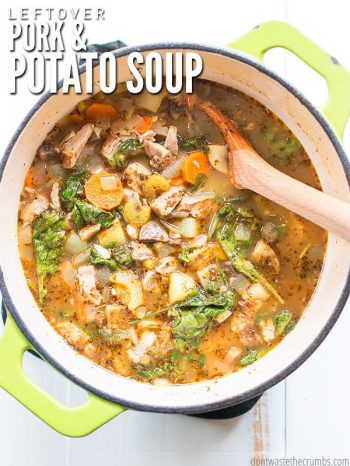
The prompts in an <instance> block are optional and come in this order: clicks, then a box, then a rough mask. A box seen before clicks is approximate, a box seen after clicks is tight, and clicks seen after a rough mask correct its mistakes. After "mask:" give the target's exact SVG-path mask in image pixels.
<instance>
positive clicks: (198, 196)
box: [181, 191, 215, 205]
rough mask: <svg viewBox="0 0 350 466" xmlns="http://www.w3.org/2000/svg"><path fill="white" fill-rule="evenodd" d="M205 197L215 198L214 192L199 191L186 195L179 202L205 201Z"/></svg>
mask: <svg viewBox="0 0 350 466" xmlns="http://www.w3.org/2000/svg"><path fill="white" fill-rule="evenodd" d="M207 199H215V193H214V192H212V191H208V192H206V191H199V192H197V193H195V194H192V196H186V197H184V198H183V200H182V202H181V204H182V205H183V204H187V205H193V204H197V202H201V201H206V200H207Z"/></svg>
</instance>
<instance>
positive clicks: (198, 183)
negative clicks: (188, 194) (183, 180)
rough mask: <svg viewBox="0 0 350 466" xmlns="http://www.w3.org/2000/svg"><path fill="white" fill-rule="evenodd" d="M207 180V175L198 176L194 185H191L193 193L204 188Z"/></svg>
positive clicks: (199, 174) (200, 174)
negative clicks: (203, 185)
mask: <svg viewBox="0 0 350 466" xmlns="http://www.w3.org/2000/svg"><path fill="white" fill-rule="evenodd" d="M206 179H207V177H206V175H204V173H198V175H197V176H196V181H195V182H194V183H193V184H191V191H197V189H199V188H200V187H201V186H202V184H203V183H204V181H205V180H206Z"/></svg>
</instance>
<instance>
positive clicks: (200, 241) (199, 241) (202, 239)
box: [189, 235, 208, 248]
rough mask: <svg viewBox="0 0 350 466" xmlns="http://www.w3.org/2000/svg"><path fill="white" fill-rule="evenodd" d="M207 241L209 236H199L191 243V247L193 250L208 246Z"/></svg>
mask: <svg viewBox="0 0 350 466" xmlns="http://www.w3.org/2000/svg"><path fill="white" fill-rule="evenodd" d="M207 241H208V235H198V236H196V237H195V238H193V239H192V240H191V241H190V242H189V245H190V246H191V247H193V248H202V247H203V246H205V245H206V244H207Z"/></svg>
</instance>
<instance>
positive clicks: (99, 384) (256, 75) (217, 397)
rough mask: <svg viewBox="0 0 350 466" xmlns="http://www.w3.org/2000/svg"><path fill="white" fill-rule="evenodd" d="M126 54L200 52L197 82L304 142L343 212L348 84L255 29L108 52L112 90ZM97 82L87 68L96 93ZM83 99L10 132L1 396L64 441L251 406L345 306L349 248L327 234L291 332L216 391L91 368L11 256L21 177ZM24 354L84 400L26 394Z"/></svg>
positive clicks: (311, 56) (39, 107)
mask: <svg viewBox="0 0 350 466" xmlns="http://www.w3.org/2000/svg"><path fill="white" fill-rule="evenodd" d="M273 47H284V48H286V49H289V50H291V51H292V52H294V53H295V54H296V55H297V56H299V57H300V58H301V59H302V60H304V61H305V62H306V63H308V64H309V65H310V66H311V67H313V68H314V69H315V70H316V71H318V72H319V73H320V74H321V75H322V76H323V77H324V78H325V79H326V80H327V83H328V86H329V94H330V95H329V100H328V102H327V104H326V106H325V107H324V108H323V113H324V114H325V116H326V118H327V120H326V119H325V117H324V116H322V114H321V113H320V111H318V110H317V109H315V108H314V107H313V106H312V105H311V104H310V103H309V102H308V101H307V99H305V97H304V96H303V95H301V94H300V92H298V91H297V90H296V89H295V88H293V86H291V85H290V84H289V83H287V82H286V81H285V80H284V79H282V78H280V77H279V76H277V75H276V74H275V73H273V72H271V71H270V70H269V69H267V68H266V67H265V66H264V65H262V64H261V62H260V61H259V60H262V58H263V56H264V54H265V53H266V51H267V50H268V49H271V48H273ZM135 50H137V51H140V52H142V53H143V54H145V55H146V54H147V53H148V52H149V51H153V50H156V51H158V52H159V53H160V54H161V55H164V54H165V53H166V52H167V51H188V50H191V51H196V52H198V53H199V54H200V55H201V56H202V58H203V61H204V71H203V74H202V76H201V77H202V78H204V79H208V80H211V81H215V82H218V83H221V84H224V85H226V86H230V87H232V88H234V89H238V90H240V91H243V92H245V93H246V94H248V95H250V96H251V97H253V98H254V99H256V100H258V101H259V102H261V103H262V104H263V105H265V106H266V107H267V108H268V109H270V110H271V111H272V112H273V113H275V114H276V115H277V116H278V117H279V118H280V119H281V120H282V121H283V122H284V123H285V124H286V125H287V126H288V127H289V128H290V129H291V130H292V131H293V133H294V134H295V135H296V136H297V138H298V139H299V140H300V141H301V142H302V144H303V146H304V147H305V149H306V151H307V152H308V154H309V155H310V157H311V159H312V162H313V164H314V166H315V168H316V170H317V173H318V176H319V178H320V181H321V184H322V188H323V190H324V191H325V192H327V193H329V194H331V195H333V196H336V197H338V198H340V199H343V200H345V201H348V202H349V201H350V195H349V183H348V180H349V178H350V169H349V163H348V160H347V158H346V155H345V153H344V150H343V149H342V147H341V144H340V142H339V140H338V137H341V136H342V132H343V129H344V126H345V124H346V121H347V118H348V116H349V113H350V74H349V73H348V72H347V71H346V70H345V69H344V68H343V67H342V66H340V65H339V63H338V62H337V61H336V60H335V59H334V58H333V57H331V56H329V55H327V54H326V53H325V52H323V51H322V50H320V49H319V48H318V47H317V46H316V45H314V44H313V43H312V42H310V41H309V40H308V39H306V38H305V37H304V36H302V35H301V34H300V33H299V32H297V31H296V30H295V29H293V28H292V27H291V26H289V25H287V24H284V23H278V22H272V23H267V24H264V25H262V26H260V27H258V28H256V29H254V30H253V31H251V32H249V33H248V34H247V35H245V36H243V37H242V38H241V39H239V40H238V41H237V42H235V43H233V44H231V45H230V48H225V49H224V48H215V47H208V46H203V45H197V44H184V43H164V44H152V45H144V46H140V47H124V48H121V49H119V50H117V51H115V52H114V53H115V56H116V57H117V60H118V79H119V81H125V80H127V79H129V78H130V73H129V71H128V67H127V59H126V58H127V55H128V54H129V53H130V52H132V51H135ZM238 50H240V52H239V51H238ZM242 51H245V52H247V53H249V54H250V55H253V56H254V57H255V58H252V57H250V56H248V55H246V54H243V53H242ZM80 72H81V73H84V69H81V70H80ZM98 78H99V67H98V64H96V66H95V76H94V79H95V86H96V92H97V91H98V90H99V89H98ZM82 98H84V94H83V95H76V94H74V93H71V94H68V95H63V94H62V93H61V92H60V91H59V92H58V94H56V95H51V94H46V95H44V96H43V97H42V98H41V99H40V100H39V101H38V103H37V104H36V105H35V106H34V108H33V109H32V110H31V111H30V112H29V114H28V115H27V117H26V118H25V119H24V121H23V122H22V123H21V124H20V126H19V128H18V130H17V132H16V133H15V135H14V136H13V138H12V140H11V142H10V144H9V146H8V148H7V150H6V153H5V156H4V158H3V161H2V166H1V184H0V189H1V191H0V205H1V212H0V224H1V242H0V257H1V291H2V294H3V299H4V301H5V304H6V306H7V309H8V311H9V316H8V319H7V322H6V326H5V331H4V334H3V337H2V340H1V341H0V385H1V386H2V387H3V388H4V389H5V390H7V391H8V392H9V393H11V394H12V395H13V396H14V397H15V398H17V399H18V400H19V401H20V402H21V403H22V404H24V405H25V406H27V407H28V408H29V409H30V410H31V411H32V412H33V413H35V414H36V415H37V416H39V417H40V418H41V419H43V420H44V421H45V422H46V423H48V424H49V425H51V426H52V427H53V428H54V429H56V430H58V431H59V432H61V433H64V434H66V435H70V436H82V435H86V434H88V433H90V432H92V431H93V430H94V429H96V428H98V427H99V426H101V425H102V424H104V423H105V422H107V421H108V420H109V419H111V418H113V417H115V416H116V415H117V414H120V413H121V412H122V411H123V410H124V409H126V408H134V409H138V410H146V411H154V412H163V413H186V414H198V413H203V412H210V411H214V410H217V409H221V408H225V407H228V406H232V405H235V404H237V403H241V402H242V401H247V400H251V399H252V398H254V397H256V396H257V395H259V394H261V393H262V392H263V391H264V390H266V389H268V388H270V387H271V386H273V385H275V384H276V383H278V382H279V381H281V380H282V379H284V378H285V377H286V376H287V375H289V374H290V373H291V372H292V371H294V370H295V369H296V368H297V367H298V366H299V365H300V364H301V363H302V362H304V361H305V360H306V359H307V358H308V357H309V356H310V355H311V354H312V352H313V351H314V350H315V349H316V348H317V347H318V346H319V345H320V343H321V342H322V340H323V339H324V338H325V337H326V335H327V334H328V332H329V331H330V329H331V328H332V326H333V325H334V323H335V322H336V320H337V318H338V317H339V314H340V312H341V311H342V309H343V306H344V304H345V302H346V299H347V297H348V295H349V283H350V274H349V270H350V245H349V244H347V243H346V242H344V241H343V240H341V239H340V238H337V237H335V236H334V235H331V234H330V235H329V238H328V246H327V252H326V256H325V262H324V266H323V269H322V272H321V276H320V280H319V283H318V285H317V288H316V290H315V293H314V295H313V296H312V299H311V301H310V303H309V304H308V306H307V308H306V309H305V312H304V314H303V316H302V318H301V319H300V321H299V323H298V324H297V325H296V327H295V329H294V330H293V331H292V332H291V333H289V334H288V335H287V336H286V337H285V338H284V340H283V341H282V342H281V343H280V344H279V345H278V346H277V347H276V348H274V349H273V350H272V351H271V352H269V353H268V354H267V355H266V356H264V357H263V358H262V359H259V360H258V361H257V362H256V363H254V364H253V365H252V366H249V367H247V368H244V369H242V370H240V371H239V372H236V373H234V374H231V375H228V376H225V377H222V378H219V379H216V380H209V381H204V382H200V383H193V384H185V385H172V386H168V387H160V386H156V385H152V384H145V383H141V382H138V381H136V380H132V379H128V378H125V377H122V376H118V375H116V374H114V373H112V372H109V371H107V370H106V369H104V368H102V367H100V366H98V365H96V364H94V363H92V362H91V361H90V360H88V359H87V358H85V357H83V356H81V355H79V354H77V353H76V351H75V350H74V349H73V348H71V347H70V346H69V345H68V344H67V343H66V342H65V341H64V340H63V339H62V337H61V336H60V335H58V334H57V333H56V332H55V330H54V329H53V328H52V327H51V326H50V324H49V323H48V322H47V320H46V319H45V317H44V316H43V315H42V313H41V312H40V311H39V309H38V306H37V304H36V302H35V300H34V298H33V296H32V294H31V292H30V290H29V288H28V286H27V283H26V279H25V276H24V273H23V270H22V266H21V262H20V258H19V254H18V249H17V211H18V205H19V199H20V193H21V190H22V186H23V182H24V178H25V175H26V173H27V170H28V168H29V167H30V165H31V163H32V160H33V158H34V155H35V152H36V150H37V148H38V146H39V145H40V144H41V142H42V141H43V139H44V138H45V136H46V134H47V133H48V131H50V130H51V128H52V127H53V126H54V124H55V122H56V121H57V120H59V119H60V118H62V117H63V116H64V115H66V114H67V113H69V112H70V111H71V110H72V109H73V107H74V106H75V105H76V104H77V103H78V102H79V101H80V100H81V99H82ZM331 126H332V128H333V129H332V128H331ZM336 134H337V136H338V137H337V136H336ZM29 349H34V350H35V351H37V352H38V353H40V355H41V356H42V357H43V358H44V359H45V360H46V361H47V362H48V363H50V364H52V365H53V366H54V367H55V368H57V369H58V370H59V371H61V372H62V373H63V374H65V375H66V376H67V377H69V378H70V379H71V380H73V381H75V382H76V383H77V384H79V385H80V386H82V387H84V388H85V389H86V390H88V392H89V401H88V402H87V403H86V404H85V405H83V406H81V407H78V408H67V407H64V406H62V405H60V404H59V403H57V402H56V401H55V400H54V399H53V398H51V397H50V396H49V395H48V394H46V393H45V392H43V391H42V390H41V389H40V388H38V387H37V386H36V385H35V384H34V383H32V382H31V381H30V380H29V379H28V378H27V377H26V376H25V375H24V372H23V368H22V357H23V353H24V352H25V351H27V350H29Z"/></svg>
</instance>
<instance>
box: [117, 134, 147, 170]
mask: <svg viewBox="0 0 350 466" xmlns="http://www.w3.org/2000/svg"><path fill="white" fill-rule="evenodd" d="M142 149H143V143H142V142H140V141H139V140H138V139H126V140H125V141H121V142H120V143H119V144H118V146H117V150H116V152H115V153H114V155H113V157H112V158H111V160H110V161H109V163H110V165H112V167H114V168H119V169H120V168H125V167H126V164H127V158H128V157H129V156H131V155H139V154H140V153H142Z"/></svg>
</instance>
